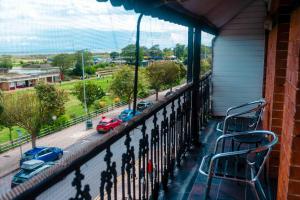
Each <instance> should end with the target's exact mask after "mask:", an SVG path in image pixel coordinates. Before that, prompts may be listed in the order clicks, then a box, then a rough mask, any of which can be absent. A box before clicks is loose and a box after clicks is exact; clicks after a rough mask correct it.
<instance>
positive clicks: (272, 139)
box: [199, 100, 278, 199]
mask: <svg viewBox="0 0 300 200" xmlns="http://www.w3.org/2000/svg"><path fill="white" fill-rule="evenodd" d="M265 105H266V102H265V101H264V100H258V101H254V102H250V103H247V104H243V105H240V106H236V107H232V108H229V109H228V110H227V113H226V117H225V119H224V121H223V122H221V123H219V124H218V125H217V130H218V131H221V132H222V135H221V136H220V137H219V138H218V139H217V141H216V144H215V148H214V152H213V153H211V154H210V155H207V156H205V157H203V159H202V162H201V166H200V169H199V171H200V173H201V174H203V175H205V176H207V187H206V191H205V199H206V198H208V197H209V193H210V188H211V184H212V178H219V179H227V180H232V181H238V182H244V183H247V184H250V185H251V186H252V188H253V189H254V191H255V194H256V197H257V199H268V197H270V194H269V195H268V197H267V195H266V194H265V192H264V190H263V188H262V185H261V183H260V180H259V176H260V174H261V173H262V171H265V172H266V170H263V168H264V166H265V165H266V163H267V160H268V157H269V154H270V152H271V150H272V148H273V147H274V145H275V144H276V143H277V142H278V137H277V136H276V134H274V133H273V132H270V131H264V130H256V128H257V127H258V125H259V123H260V120H261V117H262V114H263V110H264V107H265ZM249 107H250V108H249ZM235 143H238V148H235ZM242 144H246V145H243V148H242V149H241V145H242ZM230 146H231V147H230ZM266 168H268V167H266ZM265 180H267V174H265ZM267 184H268V183H267Z"/></svg>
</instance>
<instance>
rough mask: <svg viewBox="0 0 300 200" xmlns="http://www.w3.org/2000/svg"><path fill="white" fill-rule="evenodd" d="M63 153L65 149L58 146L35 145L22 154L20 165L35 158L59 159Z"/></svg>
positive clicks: (43, 159)
mask: <svg viewBox="0 0 300 200" xmlns="http://www.w3.org/2000/svg"><path fill="white" fill-rule="evenodd" d="M63 154H64V152H63V150H62V149H60V148H57V147H35V148H33V149H31V150H29V151H26V152H25V153H24V154H23V155H22V158H21V160H20V165H22V163H23V162H25V161H28V160H33V159H34V160H42V161H44V162H51V161H55V160H59V159H60V158H61V157H62V156H63Z"/></svg>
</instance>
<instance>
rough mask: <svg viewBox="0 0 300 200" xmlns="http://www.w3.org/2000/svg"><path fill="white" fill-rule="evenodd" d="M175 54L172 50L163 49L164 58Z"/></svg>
mask: <svg viewBox="0 0 300 200" xmlns="http://www.w3.org/2000/svg"><path fill="white" fill-rule="evenodd" d="M173 54H174V52H173V50H172V49H171V48H164V49H163V55H164V58H167V57H169V56H172V55H173Z"/></svg>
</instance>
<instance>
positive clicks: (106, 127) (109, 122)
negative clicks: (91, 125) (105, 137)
mask: <svg viewBox="0 0 300 200" xmlns="http://www.w3.org/2000/svg"><path fill="white" fill-rule="evenodd" d="M121 123H122V121H121V120H119V119H117V118H109V117H102V119H101V120H100V122H99V124H98V125H97V128H96V130H97V131H98V133H106V132H108V131H110V130H112V129H114V128H115V127H117V126H119V125H120V124H121Z"/></svg>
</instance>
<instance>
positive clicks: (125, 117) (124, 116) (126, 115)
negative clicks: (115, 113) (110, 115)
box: [119, 109, 141, 122]
mask: <svg viewBox="0 0 300 200" xmlns="http://www.w3.org/2000/svg"><path fill="white" fill-rule="evenodd" d="M139 114H141V112H139V111H136V112H135V116H136V115H139ZM133 117H134V115H133V110H131V109H126V110H123V111H122V112H121V114H120V115H119V119H120V120H122V121H123V122H128V121H129V120H131V119H132V118H133Z"/></svg>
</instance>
